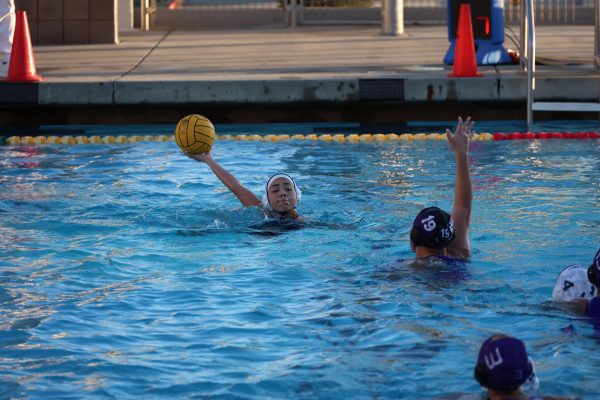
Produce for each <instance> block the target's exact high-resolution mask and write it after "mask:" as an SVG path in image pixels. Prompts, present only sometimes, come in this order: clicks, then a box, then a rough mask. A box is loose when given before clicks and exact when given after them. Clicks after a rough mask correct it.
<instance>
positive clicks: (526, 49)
mask: <svg viewBox="0 0 600 400" xmlns="http://www.w3.org/2000/svg"><path fill="white" fill-rule="evenodd" d="M533 2H534V0H525V2H524V3H525V8H524V10H525V12H524V13H522V14H521V15H522V18H521V43H522V44H523V45H522V49H521V68H522V70H526V71H527V125H528V126H529V125H531V123H532V122H533V112H534V111H589V112H599V113H600V96H599V101H598V102H595V103H590V102H587V103H586V102H561V101H551V102H542V101H535V15H534V7H533ZM594 27H595V29H594V70H595V71H596V72H600V0H596V1H595V9H594ZM599 77H600V76H599ZM599 82H600V81H599ZM599 89H600V87H599Z"/></svg>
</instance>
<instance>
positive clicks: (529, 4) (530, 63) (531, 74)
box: [524, 0, 600, 126]
mask: <svg viewBox="0 0 600 400" xmlns="http://www.w3.org/2000/svg"><path fill="white" fill-rule="evenodd" d="M598 1H600V0H598ZM524 30H525V32H524V34H525V35H526V38H525V40H526V45H525V48H526V50H527V56H526V57H527V59H526V68H527V126H529V125H530V124H531V123H532V122H533V98H534V94H535V17H534V12H533V0H527V1H526V2H525V29H524Z"/></svg>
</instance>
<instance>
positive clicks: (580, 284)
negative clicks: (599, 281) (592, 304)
mask: <svg viewBox="0 0 600 400" xmlns="http://www.w3.org/2000/svg"><path fill="white" fill-rule="evenodd" d="M595 294H596V288H595V287H594V285H592V284H591V283H590V282H589V281H588V277H587V269H585V268H584V267H582V266H581V265H575V264H574V265H569V266H568V267H566V268H565V269H563V270H562V271H561V272H560V274H558V278H556V284H555V285H554V290H553V291H552V300H558V301H571V300H576V299H586V300H588V299H591V298H592V297H594V295H595Z"/></svg>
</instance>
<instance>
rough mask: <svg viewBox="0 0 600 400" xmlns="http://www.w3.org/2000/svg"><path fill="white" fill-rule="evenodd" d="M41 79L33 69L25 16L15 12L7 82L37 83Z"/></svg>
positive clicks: (21, 12) (33, 63)
mask: <svg viewBox="0 0 600 400" xmlns="http://www.w3.org/2000/svg"><path fill="white" fill-rule="evenodd" d="M42 79H43V78H42V77H41V76H39V75H38V74H37V72H36V69H35V61H34V59H33V50H32V49H31V37H30V36H29V25H28V24H27V14H26V13H25V11H17V21H16V24H15V36H14V39H13V45H12V50H11V53H10V65H9V66H8V79H7V80H8V81H9V82H37V81H39V80H42Z"/></svg>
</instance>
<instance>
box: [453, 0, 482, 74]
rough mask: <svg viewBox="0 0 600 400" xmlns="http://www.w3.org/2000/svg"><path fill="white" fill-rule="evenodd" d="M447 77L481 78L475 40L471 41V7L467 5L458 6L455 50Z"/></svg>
mask: <svg viewBox="0 0 600 400" xmlns="http://www.w3.org/2000/svg"><path fill="white" fill-rule="evenodd" d="M448 76H450V77H455V78H472V77H478V76H482V75H481V74H480V73H479V72H477V59H476V58H475V40H474V39H473V27H472V26H471V6H470V5H469V4H461V5H460V14H459V15H458V30H457V32H456V48H455V50H454V68H453V70H452V73H451V74H449V75H448Z"/></svg>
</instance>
